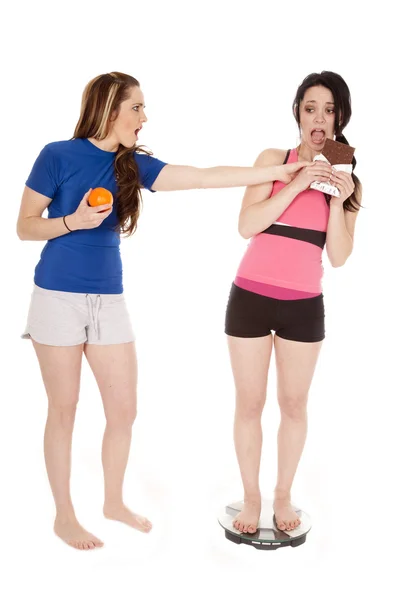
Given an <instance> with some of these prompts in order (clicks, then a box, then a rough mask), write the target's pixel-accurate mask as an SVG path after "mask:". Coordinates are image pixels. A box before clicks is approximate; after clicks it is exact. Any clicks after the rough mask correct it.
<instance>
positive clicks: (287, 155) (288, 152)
mask: <svg viewBox="0 0 400 600" xmlns="http://www.w3.org/2000/svg"><path fill="white" fill-rule="evenodd" d="M289 155H290V150H288V151H287V152H286V156H285V160H284V161H283V164H284V165H286V163H287V161H288V160H289Z"/></svg>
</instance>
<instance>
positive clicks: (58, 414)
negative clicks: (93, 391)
mask: <svg viewBox="0 0 400 600" xmlns="http://www.w3.org/2000/svg"><path fill="white" fill-rule="evenodd" d="M77 405H78V398H76V397H65V398H57V399H55V400H53V399H51V398H50V399H49V409H48V419H50V420H51V421H53V422H57V423H58V424H59V425H61V426H65V427H68V426H70V425H72V424H73V423H74V420H75V414H76V407H77Z"/></svg>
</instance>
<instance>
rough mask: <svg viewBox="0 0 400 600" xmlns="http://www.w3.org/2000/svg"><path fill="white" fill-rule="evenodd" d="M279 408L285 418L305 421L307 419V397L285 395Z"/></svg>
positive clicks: (281, 397) (280, 399)
mask: <svg viewBox="0 0 400 600" xmlns="http://www.w3.org/2000/svg"><path fill="white" fill-rule="evenodd" d="M279 406H280V409H281V415H282V417H283V418H287V419H291V420H293V421H303V420H304V419H305V418H306V417H307V395H306V396H302V395H299V394H284V395H282V396H280V397H279Z"/></svg>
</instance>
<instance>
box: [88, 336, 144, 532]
mask: <svg viewBox="0 0 400 600" xmlns="http://www.w3.org/2000/svg"><path fill="white" fill-rule="evenodd" d="M85 354H86V358H87V360H88V363H89V365H90V367H91V369H92V371H93V374H94V376H95V378H96V381H97V384H98V386H99V390H100V393H101V397H102V400H103V406H104V413H105V416H106V421H107V424H106V428H105V432H104V438H103V451H102V461H103V470H104V516H105V517H107V518H108V519H114V520H116V521H122V522H123V523H126V524H127V525H130V526H131V527H134V528H135V529H138V530H139V531H142V532H144V533H148V532H149V531H150V530H151V527H152V525H151V523H150V521H148V520H147V519H146V518H145V517H141V516H140V515H137V514H136V513H133V512H132V511H131V510H129V509H128V508H127V507H126V506H125V504H124V502H123V483H124V476H125V470H126V466H127V463H128V458H129V450H130V445H131V437H132V425H133V422H134V420H135V418H136V410H137V409H136V385H137V359H136V350H135V345H134V343H127V344H112V345H106V346H102V345H95V344H86V345H85Z"/></svg>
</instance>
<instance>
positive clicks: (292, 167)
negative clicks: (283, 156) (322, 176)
mask: <svg viewBox="0 0 400 600" xmlns="http://www.w3.org/2000/svg"><path fill="white" fill-rule="evenodd" d="M313 164H314V163H313V162H308V161H306V160H302V161H298V162H295V163H290V164H288V165H286V167H287V168H288V171H289V173H295V172H296V171H300V169H304V167H311V166H312V165H313Z"/></svg>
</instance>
